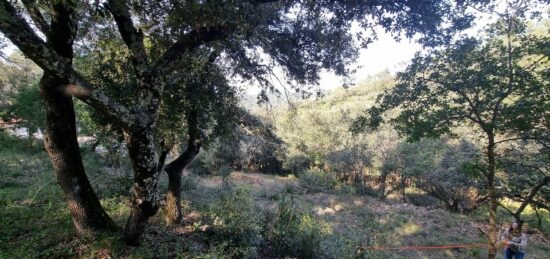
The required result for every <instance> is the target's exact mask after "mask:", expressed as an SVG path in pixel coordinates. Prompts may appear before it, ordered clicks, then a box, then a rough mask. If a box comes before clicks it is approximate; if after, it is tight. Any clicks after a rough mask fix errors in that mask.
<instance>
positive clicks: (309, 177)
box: [298, 168, 340, 192]
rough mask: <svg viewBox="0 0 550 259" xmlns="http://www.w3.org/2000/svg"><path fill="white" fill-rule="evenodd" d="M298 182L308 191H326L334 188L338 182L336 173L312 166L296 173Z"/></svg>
mask: <svg viewBox="0 0 550 259" xmlns="http://www.w3.org/2000/svg"><path fill="white" fill-rule="evenodd" d="M298 179H299V180H300V184H301V185H302V186H304V187H305V188H307V189H308V191H310V192H326V191H330V190H334V189H335V188H336V186H337V185H338V184H339V183H340V181H338V179H337V178H336V175H334V174H332V173H328V172H324V171H322V170H320V169H317V168H312V169H309V170H306V171H303V172H302V173H300V174H298Z"/></svg>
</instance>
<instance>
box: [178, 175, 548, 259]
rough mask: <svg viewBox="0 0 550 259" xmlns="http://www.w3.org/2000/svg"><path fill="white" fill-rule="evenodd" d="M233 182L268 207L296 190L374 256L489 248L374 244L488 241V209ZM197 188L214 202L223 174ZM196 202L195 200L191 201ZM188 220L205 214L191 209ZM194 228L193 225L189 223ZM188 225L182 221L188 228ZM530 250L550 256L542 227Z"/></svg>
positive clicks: (482, 253) (199, 199) (195, 193)
mask: <svg viewBox="0 0 550 259" xmlns="http://www.w3.org/2000/svg"><path fill="white" fill-rule="evenodd" d="M229 179H231V181H232V182H234V183H236V184H238V185H240V186H243V187H245V188H248V189H249V190H250V191H251V193H252V195H253V197H254V200H255V202H256V204H257V205H258V207H259V208H260V209H262V210H264V211H269V210H274V209H276V206H277V201H276V198H275V197H277V195H279V194H281V193H282V192H285V191H288V190H292V192H293V193H294V197H295V201H296V203H297V204H298V207H301V208H304V209H306V210H309V211H310V212H312V213H314V214H315V215H317V217H319V218H320V219H322V220H324V221H326V222H328V223H329V224H330V226H331V227H332V229H333V231H334V232H335V233H337V234H339V235H342V236H344V237H345V238H346V239H348V240H350V241H352V242H354V243H355V244H357V249H358V250H362V251H364V252H365V253H366V254H367V255H369V257H371V258H485V257H486V250H485V249H484V248H475V247H474V248H454V249H441V250H405V251H400V250H383V251H378V250H370V249H371V248H373V247H377V248H383V247H388V248H398V247H409V246H444V245H471V244H481V245H483V244H484V238H483V236H482V234H481V233H480V231H479V230H478V229H477V228H478V227H479V228H481V229H487V225H486V223H485V221H484V217H483V215H480V216H472V215H461V214H453V213H449V212H447V211H445V210H443V209H440V208H437V207H435V206H431V207H418V206H415V205H412V204H407V203H403V202H400V201H395V200H385V201H381V200H379V199H378V198H375V197H370V196H360V195H355V194H345V193H336V192H328V193H327V192H319V193H308V192H307V189H305V188H303V187H302V186H300V184H299V182H298V180H297V179H296V178H294V177H281V176H273V175H262V174H250V173H246V174H245V173H241V172H234V173H232V174H231V175H230V176H229ZM195 184H196V186H195V188H193V189H192V190H187V191H186V190H184V197H185V199H187V200H188V201H189V202H190V204H191V205H199V206H200V205H201V204H208V203H209V202H211V201H212V199H215V196H213V195H212V193H215V191H216V189H219V188H220V186H221V184H222V178H221V177H218V176H216V177H206V178H202V177H197V178H196V183H195ZM190 207H193V206H190ZM187 215H188V216H187V223H188V224H189V225H191V224H192V222H193V221H194V220H197V219H198V218H200V215H198V212H197V211H192V210H191V211H188V214H187ZM187 228H188V229H189V227H187ZM183 229H185V227H180V228H179V231H180V232H181V231H183ZM529 238H530V240H529V244H528V248H527V254H528V256H529V257H530V258H547V257H546V256H548V255H549V254H550V238H549V237H548V236H546V235H544V234H542V233H540V232H534V233H531V234H530V235H529Z"/></svg>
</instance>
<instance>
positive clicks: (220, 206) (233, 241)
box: [209, 180, 263, 258]
mask: <svg viewBox="0 0 550 259" xmlns="http://www.w3.org/2000/svg"><path fill="white" fill-rule="evenodd" d="M209 220H210V225H211V226H212V228H211V229H210V234H212V235H211V238H210V239H211V240H212V242H211V245H212V246H211V250H212V251H211V252H213V253H215V254H223V255H224V256H225V257H230V258H251V257H257V256H258V248H259V247H260V245H261V243H262V241H263V239H262V235H261V226H260V221H261V220H260V218H259V217H258V213H257V209H256V207H255V205H254V200H253V199H252V197H251V195H250V192H249V191H248V190H246V189H243V188H240V187H238V186H236V185H234V184H232V183H230V182H228V181H225V180H224V183H223V184H222V190H221V196H220V200H219V201H217V202H215V203H214V204H213V205H212V206H211V208H210V209H209Z"/></svg>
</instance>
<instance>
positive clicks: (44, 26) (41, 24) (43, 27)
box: [22, 0, 50, 35]
mask: <svg viewBox="0 0 550 259" xmlns="http://www.w3.org/2000/svg"><path fill="white" fill-rule="evenodd" d="M22 2H23V5H24V6H25V9H27V12H28V13H29V16H30V17H31V19H32V21H33V22H34V23H35V25H36V27H38V29H39V30H40V31H42V33H44V34H45V35H47V34H48V33H50V25H49V24H48V22H46V19H44V16H42V13H40V10H39V9H38V7H37V6H36V1H32V0H23V1H22Z"/></svg>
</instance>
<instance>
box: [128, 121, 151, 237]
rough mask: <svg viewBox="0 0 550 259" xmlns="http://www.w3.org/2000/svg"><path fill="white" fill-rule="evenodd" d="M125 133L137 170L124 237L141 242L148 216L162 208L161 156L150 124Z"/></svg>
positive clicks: (133, 163)
mask: <svg viewBox="0 0 550 259" xmlns="http://www.w3.org/2000/svg"><path fill="white" fill-rule="evenodd" d="M124 133H125V138H126V144H127V146H128V155H129V157H130V160H131V161H132V167H133V170H134V185H133V200H132V208H131V212H130V216H129V217H128V221H127V222H126V228H125V230H124V240H125V242H126V243H127V244H129V245H139V242H140V240H139V239H140V237H141V234H143V232H144V231H145V226H146V224H147V220H148V219H149V217H151V216H153V215H155V213H157V211H158V208H159V206H158V205H159V197H158V175H159V171H158V158H157V154H156V152H155V142H154V132H153V127H151V126H147V127H145V128H138V129H134V130H132V131H125V132H124Z"/></svg>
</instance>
